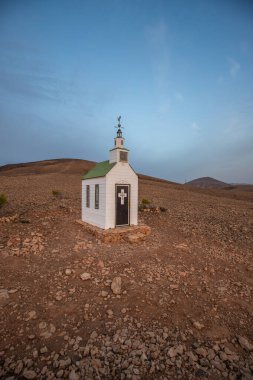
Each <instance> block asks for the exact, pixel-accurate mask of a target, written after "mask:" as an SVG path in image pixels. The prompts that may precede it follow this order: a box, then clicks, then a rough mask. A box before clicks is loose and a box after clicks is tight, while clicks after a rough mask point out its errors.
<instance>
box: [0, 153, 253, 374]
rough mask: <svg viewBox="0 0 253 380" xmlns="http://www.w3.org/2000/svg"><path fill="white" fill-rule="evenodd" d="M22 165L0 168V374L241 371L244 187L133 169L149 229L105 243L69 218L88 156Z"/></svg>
mask: <svg viewBox="0 0 253 380" xmlns="http://www.w3.org/2000/svg"><path fill="white" fill-rule="evenodd" d="M24 165H25V166H24ZM29 165H30V166H29ZM29 165H27V164H22V165H21V166H16V167H13V166H12V167H7V168H6V167H5V169H3V168H2V169H1V171H0V194H1V193H4V194H6V196H7V197H8V201H9V202H8V204H6V205H4V206H3V207H2V208H0V336H1V339H0V378H1V379H6V378H8V377H9V378H12V379H41V380H42V379H55V378H59V379H62V378H63V379H74V380H81V379H122V380H125V379H136V380H138V379H145V380H146V379H150V380H151V379H160V380H162V379H163V380H165V379H178V378H181V379H197V378H200V377H202V378H208V379H211V380H212V379H213V380H214V379H220V378H223V377H224V378H229V379H236V378H237V379H239V378H240V379H250V378H252V376H253V361H252V352H253V342H252V333H253V331H252V326H253V305H252V292H253V281H252V278H253V265H252V262H253V257H252V252H253V224H252V219H253V192H252V191H248V190H249V188H247V191H243V190H242V189H237V188H234V189H231V190H226V189H225V190H224V189H210V190H207V189H194V188H191V187H188V186H184V185H178V184H173V183H169V182H166V181H163V180H157V179H154V178H149V177H142V176H140V177H139V199H140V200H141V199H142V198H146V199H148V200H150V202H151V204H152V205H154V206H155V207H154V208H152V209H151V210H149V211H140V212H139V220H140V221H141V222H142V223H145V224H147V225H148V226H150V227H151V230H152V232H151V235H150V236H148V237H147V238H146V240H144V241H142V242H140V243H136V244H131V243H130V242H116V243H110V244H106V243H104V242H102V241H100V240H99V239H98V238H96V237H94V236H93V235H90V234H89V233H88V232H87V231H86V230H85V229H84V228H83V227H82V226H81V225H80V224H78V223H77V220H79V219H80V213H81V184H80V177H81V175H82V174H83V172H84V171H85V170H88V168H89V167H91V166H92V165H94V163H92V162H89V161H82V160H65V161H64V160H50V161H45V162H39V163H32V164H29ZM85 165H87V166H86V167H85V168H84V166H85ZM53 190H59V191H60V192H61V194H62V197H57V196H55V195H54V194H53V192H52V191H53ZM159 207H162V210H163V212H161V211H160V210H161V209H160V208H159ZM164 210H166V211H164ZM84 273H85V274H87V273H88V274H89V276H88V279H87V280H83V279H82V278H87V276H83V277H81V275H82V274H84ZM115 277H120V278H121V283H122V285H121V291H120V294H115V293H114V292H113V291H112V288H111V284H112V281H113V279H115Z"/></svg>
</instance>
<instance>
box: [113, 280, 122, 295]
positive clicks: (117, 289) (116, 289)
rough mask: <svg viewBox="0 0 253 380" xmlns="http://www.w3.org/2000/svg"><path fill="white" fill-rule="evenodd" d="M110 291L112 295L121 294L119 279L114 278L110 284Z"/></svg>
mask: <svg viewBox="0 0 253 380" xmlns="http://www.w3.org/2000/svg"><path fill="white" fill-rule="evenodd" d="M111 289H112V292H113V293H114V294H121V277H114V279H113V280H112V283H111Z"/></svg>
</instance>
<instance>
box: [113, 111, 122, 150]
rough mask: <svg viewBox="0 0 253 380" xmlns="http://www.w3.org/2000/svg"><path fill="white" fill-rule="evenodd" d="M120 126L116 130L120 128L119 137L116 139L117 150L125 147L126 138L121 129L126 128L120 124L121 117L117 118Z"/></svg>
mask: <svg viewBox="0 0 253 380" xmlns="http://www.w3.org/2000/svg"><path fill="white" fill-rule="evenodd" d="M117 120H118V125H117V126H116V127H115V128H118V130H117V136H116V137H115V138H114V147H115V148H123V147H124V138H123V136H122V130H121V128H124V127H122V126H121V124H120V120H121V116H119V117H118V118H117Z"/></svg>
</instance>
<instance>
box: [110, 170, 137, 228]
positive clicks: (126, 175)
mask: <svg viewBox="0 0 253 380" xmlns="http://www.w3.org/2000/svg"><path fill="white" fill-rule="evenodd" d="M116 184H126V185H130V225H131V224H132V225H137V224H138V176H137V175H136V174H135V172H134V171H133V169H132V168H131V167H130V165H129V164H128V163H123V162H119V163H117V165H115V166H114V167H113V168H112V169H111V171H110V172H109V173H108V174H107V175H106V219H105V228H106V229H107V228H114V227H115V217H116V208H115V185H116Z"/></svg>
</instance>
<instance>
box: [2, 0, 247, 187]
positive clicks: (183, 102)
mask: <svg viewBox="0 0 253 380" xmlns="http://www.w3.org/2000/svg"><path fill="white" fill-rule="evenodd" d="M118 115H121V116H122V124H123V125H124V126H125V129H124V136H125V138H126V146H127V147H128V148H129V149H130V151H131V164H132V166H133V167H134V169H135V170H136V171H137V172H142V173H145V174H149V175H153V176H157V177H162V178H166V179H169V180H174V181H178V182H184V181H185V180H191V179H194V178H197V177H202V176H211V177H215V178H218V179H221V180H224V181H227V182H247V183H253V3H252V2H251V1H246V0H238V1H233V0H227V1H225V0H219V1H218V0H217V1H215V0H213V1H211V0H210V1H207V0H199V1H197V0H192V1H187V0H185V1H182V0H178V1H169V0H165V1H162V0H152V1H151V0H150V1H149V0H128V1H126V0H124V1H123V0H107V1H104V0H100V1H98V0H82V1H81V0H71V1H70V0H68V1H67V0H50V1H49V0H43V1H42V0H41V1H36V0H31V1H28V0H22V1H15V0H1V2H0V165H3V164H6V163H14V162H26V161H36V160H43V159H50V158H82V159H87V160H94V161H102V160H105V159H107V158H108V150H109V149H110V148H111V147H112V145H113V137H114V135H115V130H114V128H113V127H114V125H115V124H116V117H117V116H118Z"/></svg>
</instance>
